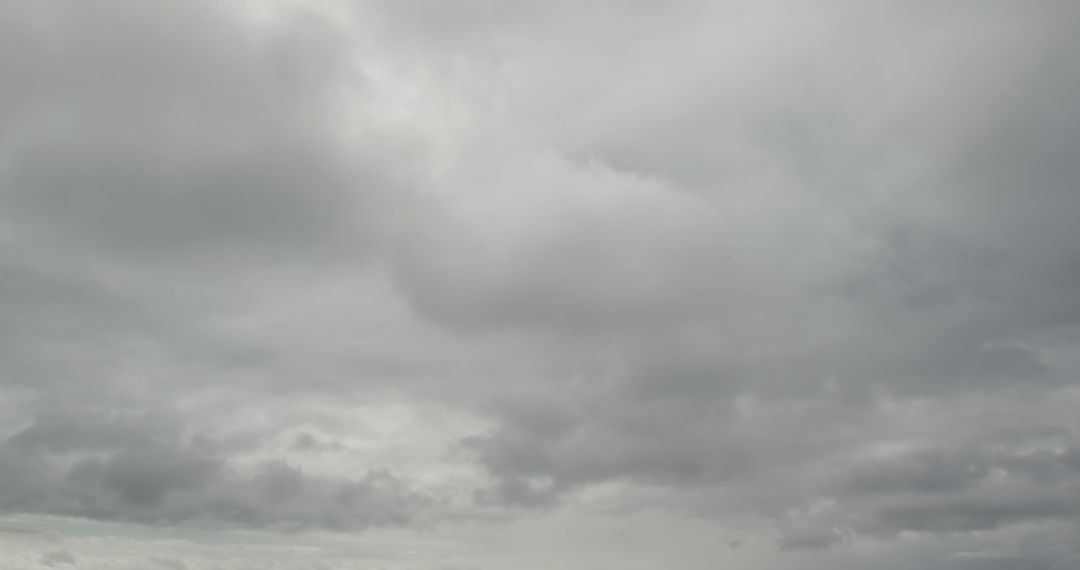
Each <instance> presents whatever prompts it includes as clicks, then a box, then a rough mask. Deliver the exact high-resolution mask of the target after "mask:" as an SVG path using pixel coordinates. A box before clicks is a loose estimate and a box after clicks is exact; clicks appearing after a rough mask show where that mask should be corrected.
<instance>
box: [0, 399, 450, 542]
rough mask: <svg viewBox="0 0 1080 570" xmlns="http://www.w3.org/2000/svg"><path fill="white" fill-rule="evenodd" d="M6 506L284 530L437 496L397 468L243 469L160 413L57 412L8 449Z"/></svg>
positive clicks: (385, 514)
mask: <svg viewBox="0 0 1080 570" xmlns="http://www.w3.org/2000/svg"><path fill="white" fill-rule="evenodd" d="M0 463H2V465H3V468H4V471H5V473H7V474H8V477H6V478H5V482H4V484H3V485H2V486H0V501H2V504H3V505H4V508H5V509H7V510H17V511H27V512H43V513H52V514H57V515H66V516H82V517H90V518H99V519H106V520H118V521H136V522H143V523H153V524H163V523H166V524H175V523H181V522H185V521H192V520H201V521H210V522H215V521H216V522H226V523H232V524H240V525H244V526H250V527H264V528H265V527H269V528H276V529H279V530H290V531H291V530H302V529H305V528H312V527H318V528H330V529H338V530H348V529H358V528H364V527H368V526H372V525H389V524H397V525H400V524H406V523H408V522H409V521H410V520H412V519H413V518H414V517H416V516H419V515H422V513H423V511H424V510H425V509H426V508H427V505H428V504H429V502H430V500H431V499H430V498H429V497H427V496H426V495H425V494H424V493H423V492H420V491H416V490H414V489H411V488H410V487H409V485H408V484H407V483H406V482H404V481H401V480H400V479H398V478H397V477H395V476H394V475H393V474H391V473H389V472H386V471H380V470H372V471H369V472H367V473H364V474H358V476H356V477H353V478H343V479H340V480H332V479H326V478H324V477H318V476H316V477H312V476H305V475H304V473H303V472H302V471H301V470H300V469H299V468H295V467H290V466H288V465H286V464H284V463H264V464H262V465H255V466H252V467H247V468H245V467H242V466H239V465H236V464H235V462H234V461H233V460H232V459H231V458H230V457H229V456H228V455H227V454H226V448H223V447H222V446H221V445H220V444H219V443H218V442H216V441H214V440H211V439H208V438H206V437H204V436H199V435H197V434H191V433H190V432H189V430H187V429H186V428H185V427H184V426H182V425H180V424H178V423H176V422H175V421H169V420H163V419H158V418H155V417H153V416H147V415H140V416H132V415H112V416H104V415H102V414H97V413H90V414H87V413H80V412H78V411H73V410H56V411H53V412H51V413H42V414H40V415H39V416H38V417H37V419H36V420H35V422H34V423H33V424H32V425H31V426H29V427H27V428H25V429H23V430H22V431H19V432H17V433H16V434H14V435H13V436H11V437H9V438H8V439H7V440H6V441H5V442H4V443H3V444H2V446H0Z"/></svg>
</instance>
